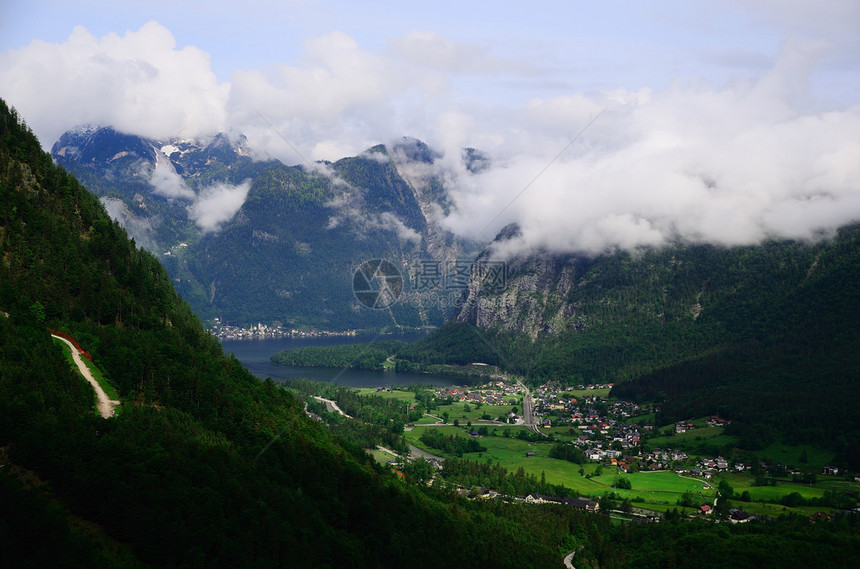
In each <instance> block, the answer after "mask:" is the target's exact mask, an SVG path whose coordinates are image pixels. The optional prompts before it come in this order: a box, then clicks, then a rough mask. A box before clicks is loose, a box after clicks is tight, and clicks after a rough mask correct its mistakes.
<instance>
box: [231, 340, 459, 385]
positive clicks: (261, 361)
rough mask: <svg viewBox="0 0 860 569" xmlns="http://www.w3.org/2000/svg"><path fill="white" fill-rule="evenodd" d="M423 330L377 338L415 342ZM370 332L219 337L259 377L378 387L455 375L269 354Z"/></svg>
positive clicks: (444, 380) (446, 381) (447, 380)
mask: <svg viewBox="0 0 860 569" xmlns="http://www.w3.org/2000/svg"><path fill="white" fill-rule="evenodd" d="M425 335H426V334H421V333H413V334H398V335H386V336H381V337H380V338H379V339H380V340H403V341H404V342H414V341H416V340H418V339H420V338H423V337H424V336H425ZM372 339H373V336H358V337H356V336H352V337H350V336H338V337H321V338H271V339H266V340H221V345H222V346H223V347H224V351H225V352H227V353H228V354H230V353H232V354H234V355H235V356H236V357H237V358H238V359H239V361H240V362H242V363H243V364H244V365H245V367H246V368H248V371H250V372H251V373H253V374H254V375H256V376H257V377H259V378H260V379H266V378H267V377H270V378H272V379H273V380H276V381H277V380H281V381H283V380H285V379H297V378H305V379H310V380H313V381H329V382H333V383H338V384H340V385H349V386H351V387H380V386H383V387H384V386H388V385H391V386H395V385H410V384H425V385H439V386H444V385H454V384H455V381H454V380H455V379H456V378H452V377H447V376H443V375H425V374H420V373H397V372H393V371H368V370H358V369H334V368H317V367H293V366H282V365H278V364H273V363H272V362H271V361H270V360H269V358H271V357H272V355H273V354H275V353H277V352H280V351H281V350H289V349H291V348H300V347H303V346H336V345H339V344H357V343H361V342H369V341H371V340H372Z"/></svg>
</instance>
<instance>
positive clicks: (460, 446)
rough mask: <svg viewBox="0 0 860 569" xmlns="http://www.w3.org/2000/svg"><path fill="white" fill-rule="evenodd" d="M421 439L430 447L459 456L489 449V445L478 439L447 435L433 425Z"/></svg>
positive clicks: (426, 429)
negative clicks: (486, 445)
mask: <svg viewBox="0 0 860 569" xmlns="http://www.w3.org/2000/svg"><path fill="white" fill-rule="evenodd" d="M419 440H420V441H421V442H422V443H424V444H425V445H427V446H428V447H430V448H435V449H437V450H440V451H442V452H444V453H445V454H456V455H457V456H463V455H464V454H465V453H469V452H484V451H485V450H487V447H485V446H484V445H482V444H481V443H480V442H479V441H478V439H472V438H466V437H461V436H458V435H446V434H444V433H442V432H440V431H439V430H438V429H435V428H432V427H427V428H425V429H424V432H423V433H421V437H419Z"/></svg>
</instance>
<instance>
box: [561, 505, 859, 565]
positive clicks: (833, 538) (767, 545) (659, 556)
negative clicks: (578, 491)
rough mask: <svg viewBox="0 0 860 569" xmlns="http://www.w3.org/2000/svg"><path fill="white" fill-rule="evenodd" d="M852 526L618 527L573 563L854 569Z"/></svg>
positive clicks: (800, 520)
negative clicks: (849, 568)
mask: <svg viewBox="0 0 860 569" xmlns="http://www.w3.org/2000/svg"><path fill="white" fill-rule="evenodd" d="M858 521H860V520H858V517H857V516H852V515H849V516H845V517H841V518H838V519H834V520H829V521H822V522H811V521H810V520H809V519H807V518H806V517H800V516H798V517H786V518H780V519H778V520H772V521H768V522H749V523H745V524H714V523H711V522H706V521H690V520H678V519H675V520H672V521H668V520H667V521H663V522H660V523H654V524H623V525H618V526H612V527H611V528H607V531H606V532H605V533H604V534H603V535H602V536H601V539H591V540H585V541H584V542H583V543H584V548H583V550H582V551H581V553H580V552H578V553H577V554H576V559H575V561H576V566H577V567H601V568H603V569H632V568H634V567H635V568H637V569H640V568H646V569H650V568H658V567H680V568H690V569H698V568H703V569H708V568H712V567H713V568H717V567H741V568H749V569H755V568H758V567H765V568H774V569H776V568H782V567H856V566H857V565H858V563H860V527H858Z"/></svg>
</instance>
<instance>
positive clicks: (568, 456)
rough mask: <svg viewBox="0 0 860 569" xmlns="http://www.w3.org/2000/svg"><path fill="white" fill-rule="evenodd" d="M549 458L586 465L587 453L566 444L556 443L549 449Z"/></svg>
mask: <svg viewBox="0 0 860 569" xmlns="http://www.w3.org/2000/svg"><path fill="white" fill-rule="evenodd" d="M549 457H550V458H557V459H559V460H566V461H568V462H575V463H577V464H585V453H584V452H582V449H580V448H578V447H575V446H573V445H569V444H565V443H555V444H554V445H552V448H550V449H549Z"/></svg>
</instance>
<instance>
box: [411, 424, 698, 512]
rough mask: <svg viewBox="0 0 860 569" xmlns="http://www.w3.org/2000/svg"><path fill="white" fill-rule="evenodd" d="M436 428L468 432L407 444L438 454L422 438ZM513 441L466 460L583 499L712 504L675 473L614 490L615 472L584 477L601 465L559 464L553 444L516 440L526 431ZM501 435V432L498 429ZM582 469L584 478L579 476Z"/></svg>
mask: <svg viewBox="0 0 860 569" xmlns="http://www.w3.org/2000/svg"><path fill="white" fill-rule="evenodd" d="M425 428H433V429H441V430H442V432H443V433H445V434H460V435H464V434H465V431H464V430H463V429H462V428H458V427H450V426H444V427H416V428H415V429H413V430H412V431H409V432H407V433H406V438H407V440H408V441H409V442H410V443H412V444H414V445H415V446H417V447H419V448H424V449H425V450H428V451H430V452H438V451H434V450H433V449H429V448H426V447H424V445H422V444H421V442H420V440H419V438H420V436H421V433H422V432H423V429H425ZM508 428H509V429H510V433H511V437H504V436H502V435H501V434H500V435H498V436H489V437H481V439H480V441H481V444H482V445H484V446H485V447H487V450H486V451H485V452H482V453H471V454H468V455H466V458H470V459H472V460H478V461H484V460H487V459H489V460H491V461H493V462H496V463H498V464H500V465H501V466H503V467H505V468H506V469H507V470H508V471H510V472H515V471H516V470H517V469H519V468H520V467H522V468H523V470H524V471H525V472H527V473H529V474H534V475H535V476H538V477H539V476H541V475H543V476H545V477H546V481H547V482H549V483H551V484H563V485H564V486H566V487H568V488H571V489H573V490H576V491H578V492H580V493H582V494H584V495H588V496H593V497H599V496H602V495H603V494H605V493H607V492H611V491H615V492H616V494H618V495H620V496H622V497H624V498H630V499H633V498H642V499H643V500H644V502H643V503H642V504H641V506H642V507H649V505H653V504H669V505H674V504H675V503H676V502H677V501H678V500H679V499H680V497H681V495H682V494H683V493H684V492H685V491H687V490H693V491H695V492H699V493H702V494H703V495H704V496H706V497H710V499H711V500H713V490H710V491H705V490H704V489H703V486H704V485H705V484H704V483H703V482H701V481H696V480H690V479H686V478H681V477H679V476H678V475H677V474H675V473H674V472H642V473H634V474H624V475H623V476H625V477H627V478H629V479H630V481H631V484H632V490H621V489H614V488H613V487H612V485H613V483H614V481H615V477H616V474H615V471H614V469H613V470H611V471H610V469H609V468H606V469H604V474H602V475H600V476H595V477H593V478H591V479H589V478H585V477H584V476H583V474H592V473H594V471H595V470H596V469H597V468H598V466H599V465H597V464H595V463H588V464H585V465H579V464H576V463H573V462H567V461H564V460H558V459H554V458H550V457H549V451H550V449H551V448H552V444H551V443H540V442H536V443H530V442H528V441H524V440H520V439H517V438H515V437H516V434H517V432H518V431H521V430H524V429H525V427H508ZM499 432H501V428H500V429H499ZM532 452H533V453H534V456H529V457H527V456H526V453H532ZM580 469H582V470H583V474H580Z"/></svg>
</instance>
